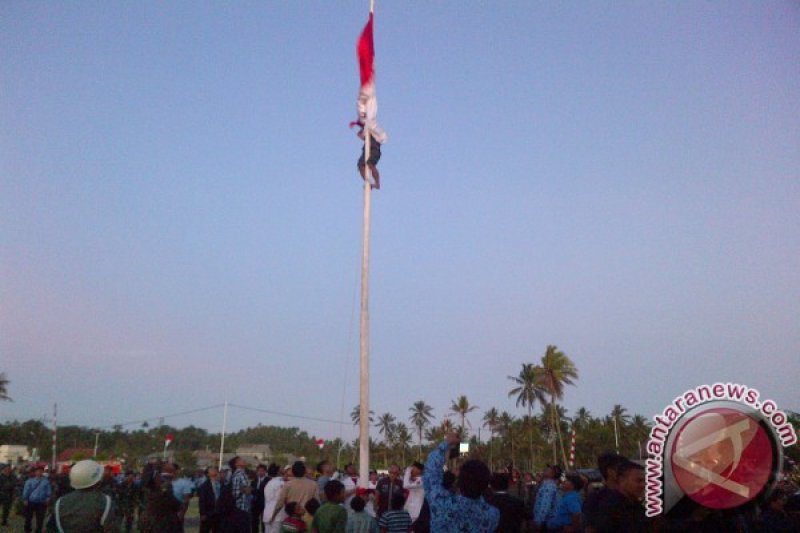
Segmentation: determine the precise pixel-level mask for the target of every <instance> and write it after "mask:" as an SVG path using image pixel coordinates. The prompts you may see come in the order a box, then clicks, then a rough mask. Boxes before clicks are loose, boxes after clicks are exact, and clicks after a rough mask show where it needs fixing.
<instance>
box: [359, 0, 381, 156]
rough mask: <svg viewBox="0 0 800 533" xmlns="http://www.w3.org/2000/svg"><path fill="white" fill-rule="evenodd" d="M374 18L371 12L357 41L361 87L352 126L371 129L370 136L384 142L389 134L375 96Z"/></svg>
mask: <svg viewBox="0 0 800 533" xmlns="http://www.w3.org/2000/svg"><path fill="white" fill-rule="evenodd" d="M374 20H375V16H374V14H373V13H372V12H370V14H369V20H368V21H367V25H366V26H364V30H363V31H362V32H361V35H360V36H359V38H358V42H357V43H356V52H357V54H358V68H359V72H360V74H361V88H360V90H359V92H358V100H357V101H356V110H357V112H358V119H357V120H356V121H355V122H352V123H351V124H350V126H351V127H352V126H354V125H360V126H363V127H364V128H366V129H367V131H369V134H370V136H372V137H373V138H374V139H375V140H376V141H378V142H379V143H381V144H383V143H385V142H386V139H387V135H386V132H385V131H383V128H381V127H380V126H379V125H378V99H377V98H376V96H375V43H374V40H373V38H372V35H373V26H374Z"/></svg>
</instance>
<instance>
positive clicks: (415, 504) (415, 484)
mask: <svg viewBox="0 0 800 533" xmlns="http://www.w3.org/2000/svg"><path fill="white" fill-rule="evenodd" d="M424 470H425V467H424V466H423V465H422V463H414V464H412V465H411V466H409V467H408V468H406V471H405V474H404V475H403V489H404V490H407V491H408V498H407V499H406V505H405V510H406V511H408V514H410V515H411V523H412V524H413V523H414V522H416V521H417V518H419V513H420V511H421V510H422V504H423V503H425V489H424V488H423V486H422V472H423V471H424Z"/></svg>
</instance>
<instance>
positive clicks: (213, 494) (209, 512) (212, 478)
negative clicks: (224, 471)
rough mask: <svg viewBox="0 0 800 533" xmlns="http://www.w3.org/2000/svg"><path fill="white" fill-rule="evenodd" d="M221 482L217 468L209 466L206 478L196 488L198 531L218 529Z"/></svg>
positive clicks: (212, 531)
mask: <svg viewBox="0 0 800 533" xmlns="http://www.w3.org/2000/svg"><path fill="white" fill-rule="evenodd" d="M221 493H222V483H220V480H219V470H217V469H216V468H214V467H213V466H212V467H209V469H208V472H206V480H205V482H203V484H202V485H200V488H198V489H197V500H198V508H199V511H200V533H216V532H217V531H219V530H220V518H221V517H220V514H219V504H218V502H219V497H220V494H221Z"/></svg>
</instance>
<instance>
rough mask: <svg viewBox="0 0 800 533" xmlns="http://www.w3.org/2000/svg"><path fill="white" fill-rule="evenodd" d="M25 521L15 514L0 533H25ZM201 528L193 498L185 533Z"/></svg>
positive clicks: (195, 499) (0, 529)
mask: <svg viewBox="0 0 800 533" xmlns="http://www.w3.org/2000/svg"><path fill="white" fill-rule="evenodd" d="M33 524H34V527H35V526H36V521H35V519H34V522H33ZM24 525H25V519H24V518H22V517H21V516H17V515H15V514H13V511H12V516H11V517H9V519H8V527H0V532H2V533H6V532H9V533H23V532H24V531H25V528H24ZM199 527H200V516H199V515H198V514H197V498H192V500H191V502H190V503H189V510H188V511H187V512H186V521H185V522H184V532H185V533H197V531H198V530H199ZM122 531H123V532H124V531H125V529H124V527H123V529H122ZM133 531H134V532H135V531H138V530H137V529H136V524H135V523H134V525H133Z"/></svg>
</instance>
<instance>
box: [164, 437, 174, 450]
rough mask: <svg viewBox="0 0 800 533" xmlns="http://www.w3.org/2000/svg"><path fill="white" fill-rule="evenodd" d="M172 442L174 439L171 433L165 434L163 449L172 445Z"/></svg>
mask: <svg viewBox="0 0 800 533" xmlns="http://www.w3.org/2000/svg"><path fill="white" fill-rule="evenodd" d="M173 440H174V437H173V436H172V433H167V436H166V437H164V448H166V447H167V446H169V445H170V444H171V443H172V441H173Z"/></svg>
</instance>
